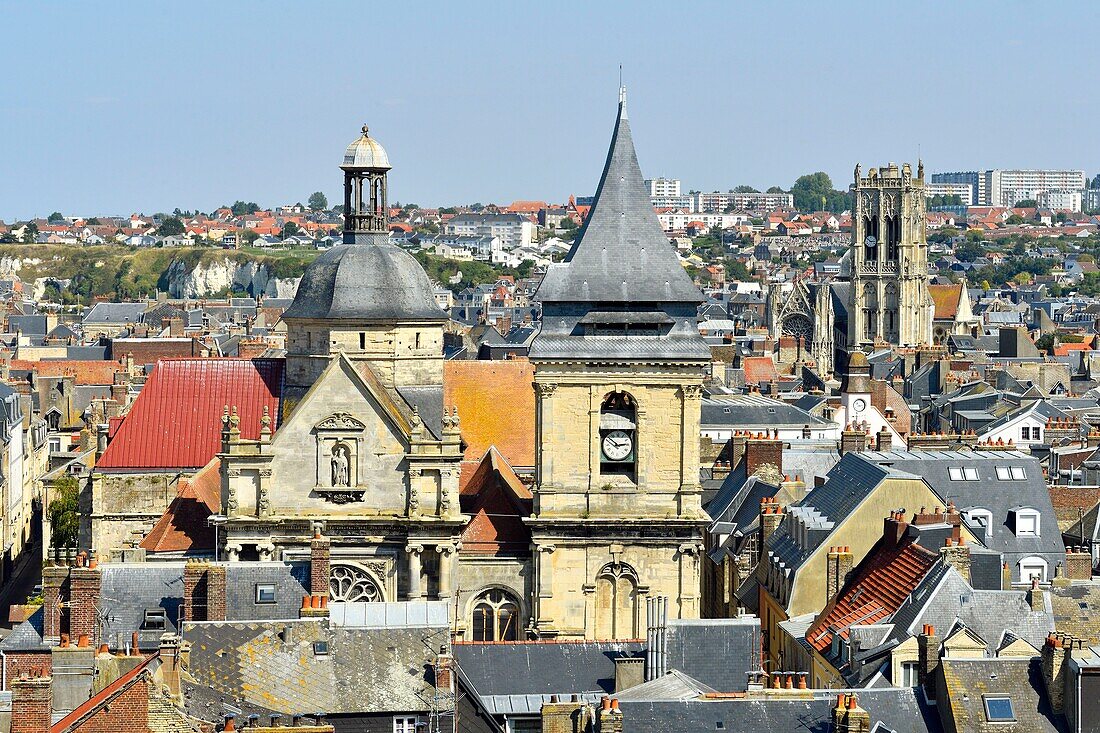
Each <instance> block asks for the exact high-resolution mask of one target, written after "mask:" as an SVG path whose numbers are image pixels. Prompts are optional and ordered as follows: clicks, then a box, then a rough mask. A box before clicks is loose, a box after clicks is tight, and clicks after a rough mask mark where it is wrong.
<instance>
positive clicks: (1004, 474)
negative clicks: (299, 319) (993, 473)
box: [997, 466, 1027, 481]
mask: <svg viewBox="0 0 1100 733" xmlns="http://www.w3.org/2000/svg"><path fill="white" fill-rule="evenodd" d="M1025 478H1027V474H1026V473H1025V472H1024V467H1023V466H997V480H998V481H1023V480H1024V479H1025Z"/></svg>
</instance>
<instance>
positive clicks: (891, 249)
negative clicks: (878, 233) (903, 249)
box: [886, 215, 901, 262]
mask: <svg viewBox="0 0 1100 733" xmlns="http://www.w3.org/2000/svg"><path fill="white" fill-rule="evenodd" d="M900 243H901V219H899V218H898V216H897V215H894V216H888V217H886V258H887V259H888V260H889V261H891V262H897V260H898V245H899V244H900Z"/></svg>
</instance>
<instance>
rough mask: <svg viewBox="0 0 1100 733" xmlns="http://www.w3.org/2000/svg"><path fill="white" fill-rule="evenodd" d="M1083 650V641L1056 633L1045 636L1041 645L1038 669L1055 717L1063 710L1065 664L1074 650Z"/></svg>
mask: <svg viewBox="0 0 1100 733" xmlns="http://www.w3.org/2000/svg"><path fill="white" fill-rule="evenodd" d="M1083 648H1084V641H1083V640H1081V639H1077V638H1074V637H1073V636H1072V635H1070V634H1062V633H1059V632H1057V631H1056V632H1054V633H1052V634H1050V635H1049V636H1047V638H1046V642H1044V643H1043V650H1042V652H1041V655H1042V656H1041V662H1040V667H1041V669H1042V673H1043V683H1044V684H1045V685H1046V690H1047V699H1049V700H1050V707H1051V710H1053V712H1054V714H1055V715H1060V714H1061V713H1062V711H1063V710H1065V688H1066V662H1067V661H1068V660H1069V659H1070V658H1071V657H1072V656H1073V654H1074V650H1075V649H1083ZM1077 653H1080V652H1077Z"/></svg>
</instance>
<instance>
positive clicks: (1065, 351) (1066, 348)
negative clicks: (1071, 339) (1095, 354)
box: [1054, 342, 1092, 356]
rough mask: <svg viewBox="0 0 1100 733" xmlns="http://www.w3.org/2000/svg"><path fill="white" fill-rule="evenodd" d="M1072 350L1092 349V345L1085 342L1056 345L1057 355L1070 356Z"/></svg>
mask: <svg viewBox="0 0 1100 733" xmlns="http://www.w3.org/2000/svg"><path fill="white" fill-rule="evenodd" d="M1071 351H1092V347H1091V346H1089V345H1088V344H1087V343H1084V342H1082V343H1076V344H1058V345H1057V346H1055V347H1054V355H1055V356H1069V354H1070V352H1071Z"/></svg>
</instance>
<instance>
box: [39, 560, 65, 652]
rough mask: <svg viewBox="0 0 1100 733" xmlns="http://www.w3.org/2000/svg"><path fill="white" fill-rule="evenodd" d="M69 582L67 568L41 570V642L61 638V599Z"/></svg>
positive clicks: (56, 567)
mask: <svg viewBox="0 0 1100 733" xmlns="http://www.w3.org/2000/svg"><path fill="white" fill-rule="evenodd" d="M68 581H69V568H67V567H62V566H57V565H50V566H48V567H46V568H43V569H42V640H43V641H44V642H46V643H54V642H56V641H57V640H58V639H60V638H61V597H62V595H63V594H62V591H63V589H64V587H65V585H66V584H67V583H68Z"/></svg>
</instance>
